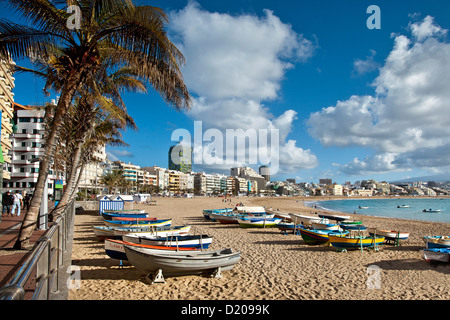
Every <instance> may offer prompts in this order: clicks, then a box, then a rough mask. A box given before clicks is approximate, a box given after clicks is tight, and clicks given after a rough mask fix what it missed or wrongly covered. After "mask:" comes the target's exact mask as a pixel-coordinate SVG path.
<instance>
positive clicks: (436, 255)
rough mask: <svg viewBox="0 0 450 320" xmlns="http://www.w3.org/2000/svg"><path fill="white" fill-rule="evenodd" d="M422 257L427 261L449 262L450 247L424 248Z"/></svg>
mask: <svg viewBox="0 0 450 320" xmlns="http://www.w3.org/2000/svg"><path fill="white" fill-rule="evenodd" d="M423 257H424V259H425V261H427V262H431V261H437V262H443V263H450V248H434V249H425V250H423Z"/></svg>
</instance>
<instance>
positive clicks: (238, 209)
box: [233, 206, 266, 214]
mask: <svg viewBox="0 0 450 320" xmlns="http://www.w3.org/2000/svg"><path fill="white" fill-rule="evenodd" d="M233 212H236V213H251V214H258V213H259V214H266V208H264V207H247V206H236V207H234V210H233Z"/></svg>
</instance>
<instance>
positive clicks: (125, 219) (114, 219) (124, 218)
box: [112, 217, 158, 221]
mask: <svg viewBox="0 0 450 320" xmlns="http://www.w3.org/2000/svg"><path fill="white" fill-rule="evenodd" d="M155 220H158V219H157V218H155V217H153V218H151V217H147V218H135V217H113V218H112V221H155Z"/></svg>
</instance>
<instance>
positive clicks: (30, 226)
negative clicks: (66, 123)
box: [14, 75, 79, 249]
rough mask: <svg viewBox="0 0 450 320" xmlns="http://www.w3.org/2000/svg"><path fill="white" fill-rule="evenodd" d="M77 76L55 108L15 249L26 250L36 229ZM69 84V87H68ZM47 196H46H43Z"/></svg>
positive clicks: (76, 84)
mask: <svg viewBox="0 0 450 320" xmlns="http://www.w3.org/2000/svg"><path fill="white" fill-rule="evenodd" d="M76 79H79V75H78V76H74V77H73V78H72V81H70V82H68V84H69V85H68V86H67V87H66V88H68V89H67V90H64V89H63V91H62V95H61V97H60V99H59V101H58V105H57V107H56V111H55V115H54V118H53V122H52V125H51V128H50V133H49V135H48V137H47V140H46V146H45V149H44V154H43V156H42V159H41V161H40V163H39V175H38V180H37V182H36V185H35V188H34V193H33V197H32V198H31V202H30V207H29V209H28V211H27V213H26V214H25V217H24V220H23V223H22V226H21V227H20V232H19V237H18V239H17V241H16V243H15V244H14V248H15V249H26V248H27V247H28V246H29V240H30V238H31V235H32V234H33V231H34V229H35V228H36V222H37V218H38V215H39V209H40V206H41V202H42V197H43V196H44V188H45V184H46V183H47V177H48V170H49V166H50V164H51V163H52V161H53V156H54V150H55V148H56V140H57V139H56V138H57V135H58V133H59V129H60V127H61V125H62V123H63V118H64V114H65V113H66V111H67V107H68V106H69V104H70V103H71V102H72V99H73V96H74V94H75V92H76V91H77V88H78V81H76ZM70 84H71V86H70ZM45 196H47V195H45Z"/></svg>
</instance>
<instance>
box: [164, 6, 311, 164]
mask: <svg viewBox="0 0 450 320" xmlns="http://www.w3.org/2000/svg"><path fill="white" fill-rule="evenodd" d="M170 21H171V24H170V27H171V30H170V34H171V35H172V37H173V39H174V40H173V41H174V42H175V43H176V45H177V47H178V48H180V50H181V51H182V52H183V55H184V56H185V58H186V62H187V63H186V66H185V67H184V68H183V76H184V78H185V81H186V83H187V85H188V87H189V89H190V90H191V92H193V93H195V94H196V95H197V97H196V98H195V99H194V101H193V105H192V108H191V110H190V111H189V112H187V115H188V116H189V117H190V118H192V119H193V120H196V121H202V125H203V130H207V129H210V128H216V129H219V130H220V131H221V132H223V135H224V136H225V130H226V129H242V130H244V131H246V130H248V129H255V130H259V129H268V130H270V129H277V130H279V131H278V132H279V140H280V141H279V146H280V153H283V154H285V155H287V156H288V157H287V158H286V161H285V159H284V158H282V157H280V166H283V165H285V166H290V167H292V168H294V167H295V168H304V167H308V168H309V167H311V166H313V165H314V164H316V163H317V159H316V158H315V156H314V155H313V154H312V153H311V151H310V150H303V149H302V148H299V147H297V146H296V145H295V141H293V140H289V141H287V142H286V139H287V137H288V135H289V133H290V132H291V130H292V126H293V122H294V121H295V120H297V117H296V116H297V113H296V112H295V111H294V110H286V111H284V112H283V113H282V114H281V115H278V116H276V115H273V114H272V113H271V111H270V110H269V108H268V107H267V106H265V105H264V104H263V102H264V101H270V100H274V99H277V98H278V96H279V91H280V88H281V82H282V81H283V79H284V76H285V73H286V71H287V70H288V69H290V68H293V67H294V64H295V63H296V62H304V61H306V60H308V59H309V58H310V57H311V56H312V55H313V53H314V50H315V47H316V44H315V43H314V42H313V41H311V40H308V39H306V38H305V37H303V36H302V35H300V34H298V33H296V32H295V31H294V30H292V27H291V26H290V25H288V24H285V23H283V22H282V21H281V20H280V19H279V18H278V17H277V16H276V15H275V14H274V13H273V12H272V11H270V10H265V11H264V15H263V16H262V17H258V16H254V15H247V14H243V15H230V14H224V13H213V12H208V11H206V10H203V9H202V8H200V6H199V5H198V4H197V3H195V2H191V3H189V4H188V5H187V6H186V7H185V8H184V9H183V10H181V11H178V12H173V13H172V14H171V17H170ZM224 144H225V142H224ZM208 148H209V146H208V144H204V146H203V148H202V150H199V149H198V150H195V151H194V153H195V152H197V154H198V152H204V151H205V150H206V151H210V149H208ZM261 151H264V147H258V148H251V147H250V148H248V150H246V154H247V155H248V156H254V154H255V153H258V152H259V153H261ZM225 152H226V150H225V145H224V154H225ZM214 157H215V158H214V159H216V160H219V159H218V158H217V155H214ZM219 158H220V157H219ZM237 163H238V164H240V163H241V162H239V161H238V162H237ZM231 166H232V165H228V167H231ZM217 167H218V168H220V167H223V165H221V164H219V165H217Z"/></svg>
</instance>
